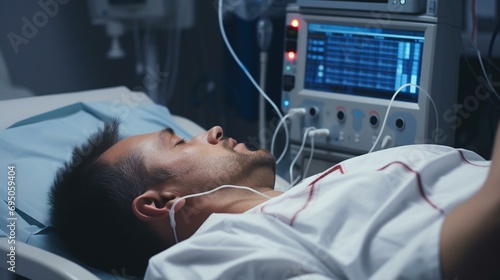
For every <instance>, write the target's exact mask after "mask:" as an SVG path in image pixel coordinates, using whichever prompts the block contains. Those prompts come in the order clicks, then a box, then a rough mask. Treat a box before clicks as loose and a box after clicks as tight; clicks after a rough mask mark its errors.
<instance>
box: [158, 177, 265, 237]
mask: <svg viewBox="0 0 500 280" xmlns="http://www.w3.org/2000/svg"><path fill="white" fill-rule="evenodd" d="M226 188H233V189H241V190H247V191H251V192H253V193H255V194H258V195H260V196H262V197H264V198H267V199H271V198H272V197H270V196H268V195H265V194H263V193H261V192H259V191H256V190H254V189H252V188H250V187H245V186H234V185H222V186H218V187H217V188H215V189H212V190H209V191H206V192H201V193H193V194H188V195H185V196H183V197H181V198H179V199H177V200H175V201H174V203H173V204H172V207H170V212H169V213H168V216H169V218H170V226H171V227H172V230H173V232H174V238H175V242H176V243H179V240H178V239H177V232H176V230H175V227H176V226H177V224H176V222H175V206H176V205H177V203H178V202H179V201H181V200H185V199H187V198H193V197H197V196H202V195H207V194H211V193H214V192H216V191H218V190H220V189H226Z"/></svg>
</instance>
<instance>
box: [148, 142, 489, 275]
mask: <svg viewBox="0 0 500 280" xmlns="http://www.w3.org/2000/svg"><path fill="white" fill-rule="evenodd" d="M488 170H489V161H485V160H484V159H482V158H481V157H480V156H478V155H476V154H474V153H472V152H470V151H465V150H457V149H453V148H449V147H444V146H435V145H412V146H405V147H397V148H393V149H389V150H385V151H380V152H375V153H371V154H367V155H363V156H359V157H356V158H352V159H349V160H347V161H344V162H342V163H340V164H338V165H335V166H333V167H332V168H330V169H329V170H326V171H325V172H323V173H320V174H318V175H315V176H312V177H309V178H307V179H306V180H304V181H303V182H301V183H300V184H298V185H297V186H295V187H294V188H292V189H291V190H289V191H287V192H286V193H284V194H282V195H280V196H278V197H275V198H273V199H270V200H269V201H267V202H265V203H263V204H260V205H258V206H257V207H255V208H253V209H250V210H249V211H247V212H245V213H243V214H213V215H211V216H210V217H209V218H208V219H207V221H206V222H205V223H204V224H203V225H202V226H201V228H200V229H199V230H198V231H197V232H196V233H195V234H194V235H193V236H192V237H191V238H189V239H188V240H185V241H182V242H180V243H179V244H177V245H175V246H173V247H171V248H169V249H167V250H165V251H163V252H161V253H159V254H157V255H156V256H154V257H152V258H151V260H150V262H149V266H148V270H147V272H146V277H145V278H146V279H231V280H234V279H291V278H293V279H383V280H387V279H441V276H440V267H439V236H440V230H441V225H442V222H443V219H444V217H445V215H446V214H447V213H449V212H450V211H451V210H452V209H453V208H454V207H456V206H457V205H458V204H459V203H461V202H462V201H464V200H465V199H467V198H469V197H470V196H471V195H473V194H474V193H475V192H477V191H478V190H479V188H480V187H481V185H482V184H483V183H484V181H485V179H486V176H487V173H488Z"/></svg>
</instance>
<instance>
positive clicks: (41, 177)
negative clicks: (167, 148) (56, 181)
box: [0, 87, 205, 279]
mask: <svg viewBox="0 0 500 280" xmlns="http://www.w3.org/2000/svg"><path fill="white" fill-rule="evenodd" d="M0 114H1V119H0V154H1V157H0V162H1V167H2V168H1V170H2V171H1V172H0V173H1V174H0V182H1V183H0V185H1V186H2V189H1V190H0V194H1V198H2V200H3V202H1V204H0V205H1V206H0V213H1V219H2V226H1V227H0V278H1V279H9V278H12V279H15V278H13V276H14V275H13V274H12V273H10V272H8V269H9V268H11V269H15V272H16V273H17V274H18V275H21V276H24V277H28V278H30V279H122V278H123V279H127V278H128V279H130V275H127V271H126V270H122V271H99V270H96V269H94V268H92V267H87V266H85V265H84V264H82V263H80V262H79V261H78V260H76V259H75V258H73V257H72V256H71V254H70V253H68V252H67V251H66V250H65V249H64V246H62V245H61V243H60V240H59V239H58V237H57V236H56V235H55V232H54V230H53V228H52V227H51V225H50V219H49V204H48V191H49V188H50V185H51V183H52V180H53V178H54V175H55V173H56V171H57V169H58V168H59V167H60V166H61V165H62V164H63V162H65V161H66V160H68V159H69V156H70V154H71V150H72V148H73V147H74V146H75V145H79V144H81V143H82V142H83V141H85V139H86V137H87V136H89V135H90V134H92V133H93V132H94V131H95V129H96V128H97V127H98V125H99V124H100V122H101V121H102V120H103V119H106V118H111V117H119V118H120V119H121V120H122V128H121V130H120V133H121V134H122V135H123V136H126V135H132V134H139V133H146V132H150V131H157V130H159V129H162V128H164V127H165V126H170V127H172V128H173V129H174V130H175V131H176V133H177V134H179V135H180V136H181V137H190V136H193V135H196V134H198V133H200V132H203V131H205V130H204V129H203V128H202V127H200V126H199V125H197V124H195V123H194V122H192V121H190V120H188V119H186V118H183V117H180V116H174V115H171V114H170V113H169V111H168V109H166V108H165V107H162V106H159V105H156V104H154V102H153V101H152V100H151V99H150V98H149V97H148V96H147V95H145V94H144V93H142V92H132V91H130V90H128V89H127V88H125V87H113V88H108V89H100V90H91V91H85V92H78V93H66V94H56V95H47V96H37V97H29V98H20V99H12V100H5V101H1V102H0ZM9 168H11V169H12V170H11V169H9ZM9 171H13V172H11V173H10V174H9ZM9 175H13V176H11V177H9ZM9 181H11V182H14V183H15V188H12V189H9V190H11V192H9V191H8V185H9V183H8V182H9ZM12 190H13V192H12ZM13 197H14V198H13ZM14 199H15V200H14ZM9 200H14V201H15V211H14V212H12V213H11V212H10V210H11V209H9V208H8V206H9V205H8V202H9ZM8 225H14V226H15V230H14V231H12V229H13V228H9V227H8ZM12 240H15V244H11V242H12ZM12 245H15V250H12V248H10V246H12ZM12 252H14V253H12ZM9 254H10V255H12V254H15V257H14V258H12V256H9ZM11 259H12V260H14V262H11V263H9V261H10V260H11ZM14 265H15V267H14V268H12V267H13V266H14ZM135 279H137V278H135Z"/></svg>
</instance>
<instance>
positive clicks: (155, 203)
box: [132, 190, 185, 221]
mask: <svg viewBox="0 0 500 280" xmlns="http://www.w3.org/2000/svg"><path fill="white" fill-rule="evenodd" d="M179 198H180V197H178V196H177V195H176V194H174V193H171V192H156V191H153V190H148V191H146V192H144V193H143V194H141V195H139V196H138V197H136V198H135V199H134V200H133V201H132V211H133V212H134V215H135V216H136V217H137V218H138V219H140V220H143V221H153V220H159V219H165V218H167V217H168V214H169V212H170V208H171V207H172V205H173V204H174V202H175V201H176V200H177V199H179ZM184 204H185V200H184V199H182V200H181V201H179V202H177V203H176V205H175V208H176V209H175V211H178V210H179V209H180V208H182V206H184Z"/></svg>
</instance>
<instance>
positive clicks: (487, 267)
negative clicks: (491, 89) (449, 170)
mask: <svg viewBox="0 0 500 280" xmlns="http://www.w3.org/2000/svg"><path fill="white" fill-rule="evenodd" d="M440 241H441V242H440V261H441V272H442V276H443V278H444V279H453V280H454V279H458V280H460V279H500V125H499V127H498V128H497V134H496V139H495V145H494V148H493V154H492V157H491V167H490V171H489V174H488V178H487V179H486V182H485V184H484V185H483V187H482V188H481V190H479V192H478V193H477V194H475V195H474V196H473V197H471V198H470V199H468V200H467V201H465V202H464V203H463V204H461V205H460V206H458V207H457V208H455V209H454V210H453V211H452V212H451V213H450V214H449V215H448V216H446V218H445V220H444V222H443V228H442V231H441V237H440ZM494 276H496V277H497V278H492V277H494Z"/></svg>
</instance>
